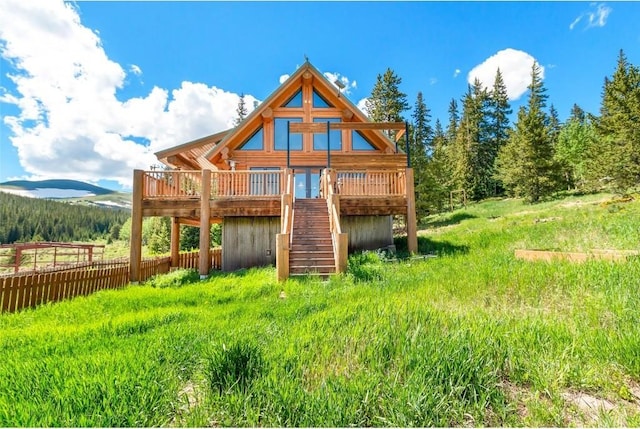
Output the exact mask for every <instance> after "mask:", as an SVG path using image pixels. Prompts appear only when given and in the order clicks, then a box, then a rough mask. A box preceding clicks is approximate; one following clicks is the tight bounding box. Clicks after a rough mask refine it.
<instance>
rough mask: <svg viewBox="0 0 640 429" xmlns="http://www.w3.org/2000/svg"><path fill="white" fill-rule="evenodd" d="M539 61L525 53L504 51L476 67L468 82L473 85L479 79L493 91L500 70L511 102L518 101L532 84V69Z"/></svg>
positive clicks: (542, 76) (542, 71)
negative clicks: (497, 72)
mask: <svg viewBox="0 0 640 429" xmlns="http://www.w3.org/2000/svg"><path fill="white" fill-rule="evenodd" d="M536 61H537V60H536V59H535V58H534V57H532V56H531V55H529V54H528V53H526V52H524V51H518V50H516V49H511V48H507V49H503V50H502V51H499V52H497V53H496V54H495V55H492V56H491V57H489V58H487V59H486V60H484V62H482V63H481V64H478V65H477V66H475V67H474V68H473V69H472V70H471V71H470V72H469V74H468V76H467V82H469V84H473V82H474V80H475V79H476V78H478V79H479V80H480V82H482V84H483V86H484V87H485V88H489V89H491V88H492V87H493V81H494V79H495V77H496V71H497V70H498V68H499V69H500V73H502V79H503V80H504V84H505V86H506V87H507V94H508V97H509V100H517V99H518V98H520V97H521V96H522V94H524V93H525V92H526V91H527V87H528V86H529V84H530V83H531V67H532V66H533V63H534V62H536ZM540 72H541V73H540V77H541V78H544V67H543V66H540Z"/></svg>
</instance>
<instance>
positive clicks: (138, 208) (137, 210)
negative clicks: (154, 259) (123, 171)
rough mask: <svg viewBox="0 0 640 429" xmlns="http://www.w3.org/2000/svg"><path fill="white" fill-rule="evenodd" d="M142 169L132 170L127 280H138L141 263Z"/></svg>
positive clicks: (134, 281) (135, 281)
mask: <svg viewBox="0 0 640 429" xmlns="http://www.w3.org/2000/svg"><path fill="white" fill-rule="evenodd" d="M143 180H144V171H142V170H134V171H133V190H132V195H131V203H132V207H131V242H130V244H129V252H130V253H129V280H130V281H131V282H132V283H137V282H139V281H140V266H141V264H142V195H143Z"/></svg>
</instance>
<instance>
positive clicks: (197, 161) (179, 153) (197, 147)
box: [155, 129, 232, 170]
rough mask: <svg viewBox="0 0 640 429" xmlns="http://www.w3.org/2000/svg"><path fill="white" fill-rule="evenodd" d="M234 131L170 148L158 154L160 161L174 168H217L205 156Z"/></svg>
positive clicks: (223, 132)
mask: <svg viewBox="0 0 640 429" xmlns="http://www.w3.org/2000/svg"><path fill="white" fill-rule="evenodd" d="M231 130H232V129H228V130H225V131H221V132H219V133H216V134H212V135H209V136H206V137H202V138H199V139H196V140H192V141H190V142H187V143H184V144H181V145H178V146H174V147H170V148H168V149H165V150H161V151H159V152H156V153H155V155H156V157H157V158H158V161H160V162H162V163H163V164H166V165H169V166H171V167H174V168H184V169H188V170H201V169H213V170H216V169H217V168H216V167H215V166H214V165H213V164H212V163H211V162H209V160H208V159H207V158H206V157H205V156H204V155H205V154H206V153H207V152H209V151H210V150H211V149H213V148H214V147H215V145H217V144H218V143H219V142H220V141H221V140H222V139H223V138H224V137H225V136H226V135H227V134H229V132H230V131H231Z"/></svg>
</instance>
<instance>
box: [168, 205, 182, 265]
mask: <svg viewBox="0 0 640 429" xmlns="http://www.w3.org/2000/svg"><path fill="white" fill-rule="evenodd" d="M179 261H180V220H179V219H178V217H177V216H174V217H172V218H171V263H170V266H171V267H177V266H178V263H179Z"/></svg>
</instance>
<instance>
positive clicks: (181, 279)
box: [146, 268, 200, 288]
mask: <svg viewBox="0 0 640 429" xmlns="http://www.w3.org/2000/svg"><path fill="white" fill-rule="evenodd" d="M199 280H200V275H199V274H198V271H196V270H193V269H189V270H187V269H182V268H181V269H178V270H175V271H172V272H170V273H168V274H160V275H157V276H153V277H151V278H150V279H149V280H147V282H146V284H147V285H149V286H151V287H157V288H166V287H180V286H184V285H188V284H191V283H194V282H197V281H199Z"/></svg>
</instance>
